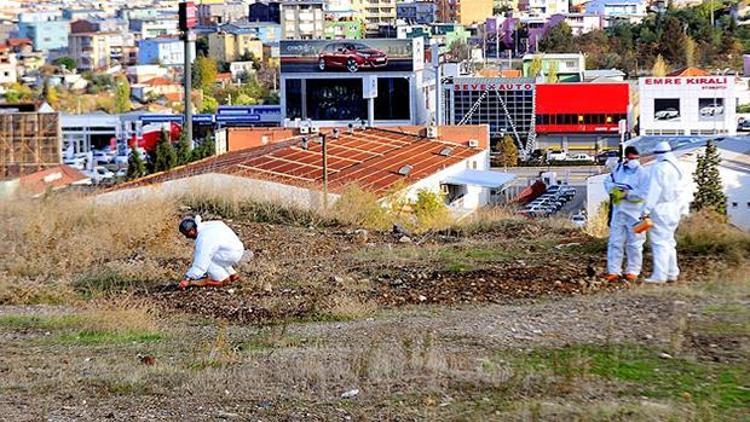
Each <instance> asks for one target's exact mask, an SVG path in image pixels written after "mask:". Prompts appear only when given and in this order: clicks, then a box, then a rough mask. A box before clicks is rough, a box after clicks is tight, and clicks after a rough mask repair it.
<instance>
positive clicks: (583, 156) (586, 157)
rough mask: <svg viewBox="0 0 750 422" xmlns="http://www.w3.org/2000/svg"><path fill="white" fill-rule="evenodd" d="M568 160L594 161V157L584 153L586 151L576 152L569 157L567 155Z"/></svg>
mask: <svg viewBox="0 0 750 422" xmlns="http://www.w3.org/2000/svg"><path fill="white" fill-rule="evenodd" d="M565 160H566V161H594V157H592V156H590V155H588V154H586V153H584V152H577V153H575V154H568V155H567V157H565Z"/></svg>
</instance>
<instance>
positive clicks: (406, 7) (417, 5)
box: [396, 1, 437, 25]
mask: <svg viewBox="0 0 750 422" xmlns="http://www.w3.org/2000/svg"><path fill="white" fill-rule="evenodd" d="M396 18H398V19H399V20H403V21H404V22H405V23H407V24H417V25H429V24H431V23H435V21H436V20H437V5H436V4H435V3H434V2H432V1H406V2H399V3H397V4H396Z"/></svg>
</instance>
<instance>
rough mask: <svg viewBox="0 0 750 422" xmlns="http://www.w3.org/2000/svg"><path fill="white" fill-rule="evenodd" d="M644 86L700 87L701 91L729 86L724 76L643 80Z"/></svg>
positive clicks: (727, 79)
mask: <svg viewBox="0 0 750 422" xmlns="http://www.w3.org/2000/svg"><path fill="white" fill-rule="evenodd" d="M643 84H644V85H646V86H658V87H664V86H686V87H689V86H696V87H697V86H700V87H701V88H702V89H722V88H726V87H727V86H729V78H728V77H726V76H690V77H663V78H643Z"/></svg>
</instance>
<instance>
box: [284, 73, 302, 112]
mask: <svg viewBox="0 0 750 422" xmlns="http://www.w3.org/2000/svg"><path fill="white" fill-rule="evenodd" d="M286 117H287V118H289V119H296V118H302V81H301V80H299V79H287V81H286Z"/></svg>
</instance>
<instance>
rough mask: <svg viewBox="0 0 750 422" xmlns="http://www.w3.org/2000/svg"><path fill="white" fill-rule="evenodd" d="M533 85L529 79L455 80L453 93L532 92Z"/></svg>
mask: <svg viewBox="0 0 750 422" xmlns="http://www.w3.org/2000/svg"><path fill="white" fill-rule="evenodd" d="M533 89H534V83H533V82H531V80H529V79H522V80H519V79H500V78H498V79H495V80H489V81H488V80H487V79H473V78H467V79H455V80H454V83H453V90H454V91H532V90H533Z"/></svg>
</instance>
